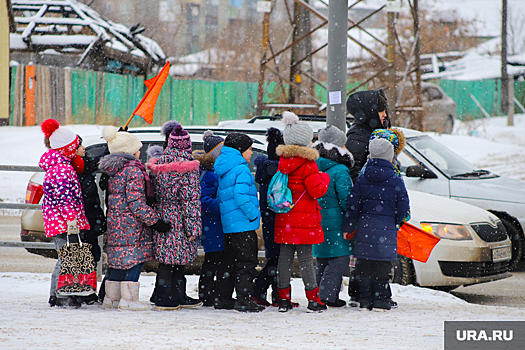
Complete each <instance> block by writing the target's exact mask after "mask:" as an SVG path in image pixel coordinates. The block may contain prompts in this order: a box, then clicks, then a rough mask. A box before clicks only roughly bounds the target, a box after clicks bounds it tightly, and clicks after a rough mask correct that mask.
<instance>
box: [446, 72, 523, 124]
mask: <svg viewBox="0 0 525 350" xmlns="http://www.w3.org/2000/svg"><path fill="white" fill-rule="evenodd" d="M436 83H437V84H438V85H439V86H441V88H442V89H443V90H444V91H445V93H446V94H447V95H448V96H450V97H451V98H452V99H453V100H454V102H456V116H457V118H458V119H460V120H469V119H473V118H483V117H484V115H483V112H482V111H481V109H480V108H479V107H478V106H477V105H476V103H475V102H474V100H473V99H472V97H471V96H470V95H472V96H474V98H475V99H476V100H477V101H478V102H479V103H480V104H481V106H482V107H483V108H484V109H485V110H486V111H487V113H488V114H490V115H491V116H497V115H502V113H501V94H500V92H501V80H500V79H485V80H476V81H461V80H440V81H436ZM514 97H515V98H516V99H517V100H518V101H519V102H520V103H521V104H522V105H523V103H524V102H525V82H521V81H515V82H514ZM514 108H515V110H514V111H515V113H523V112H522V111H521V110H520V109H519V108H518V107H517V106H516V105H514Z"/></svg>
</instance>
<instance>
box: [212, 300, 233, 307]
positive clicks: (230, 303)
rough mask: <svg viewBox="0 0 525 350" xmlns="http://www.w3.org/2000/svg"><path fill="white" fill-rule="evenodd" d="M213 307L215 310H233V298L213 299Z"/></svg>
mask: <svg viewBox="0 0 525 350" xmlns="http://www.w3.org/2000/svg"><path fill="white" fill-rule="evenodd" d="M213 307H214V308H215V309H217V310H233V309H234V308H235V299H228V300H215V302H214V303H213Z"/></svg>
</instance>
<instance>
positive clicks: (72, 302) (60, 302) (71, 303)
mask: <svg viewBox="0 0 525 350" xmlns="http://www.w3.org/2000/svg"><path fill="white" fill-rule="evenodd" d="M56 306H60V307H66V308H72V309H79V308H80V307H81V306H82V304H81V303H80V302H79V301H78V300H77V298H76V297H74V296H72V297H66V298H57V301H56Z"/></svg>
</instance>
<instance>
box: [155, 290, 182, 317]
mask: <svg viewBox="0 0 525 350" xmlns="http://www.w3.org/2000/svg"><path fill="white" fill-rule="evenodd" d="M179 307H180V306H179V301H178V300H177V299H174V298H173V297H172V292H171V284H164V285H159V286H157V287H156V288H155V310H157V311H170V310H177V309H178V308H179Z"/></svg>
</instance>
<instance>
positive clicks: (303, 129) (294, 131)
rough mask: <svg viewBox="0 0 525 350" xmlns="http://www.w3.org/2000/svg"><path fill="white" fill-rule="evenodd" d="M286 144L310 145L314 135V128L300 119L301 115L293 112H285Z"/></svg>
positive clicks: (284, 133) (284, 135) (284, 131)
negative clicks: (298, 115)
mask: <svg viewBox="0 0 525 350" xmlns="http://www.w3.org/2000/svg"><path fill="white" fill-rule="evenodd" d="M283 122H284V125H285V127H284V130H283V137H284V144H286V145H297V146H310V143H311V142H312V139H313V137H314V131H313V130H312V128H311V127H310V126H309V125H308V124H306V123H304V122H300V121H299V117H297V115H295V114H294V113H292V112H283Z"/></svg>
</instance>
